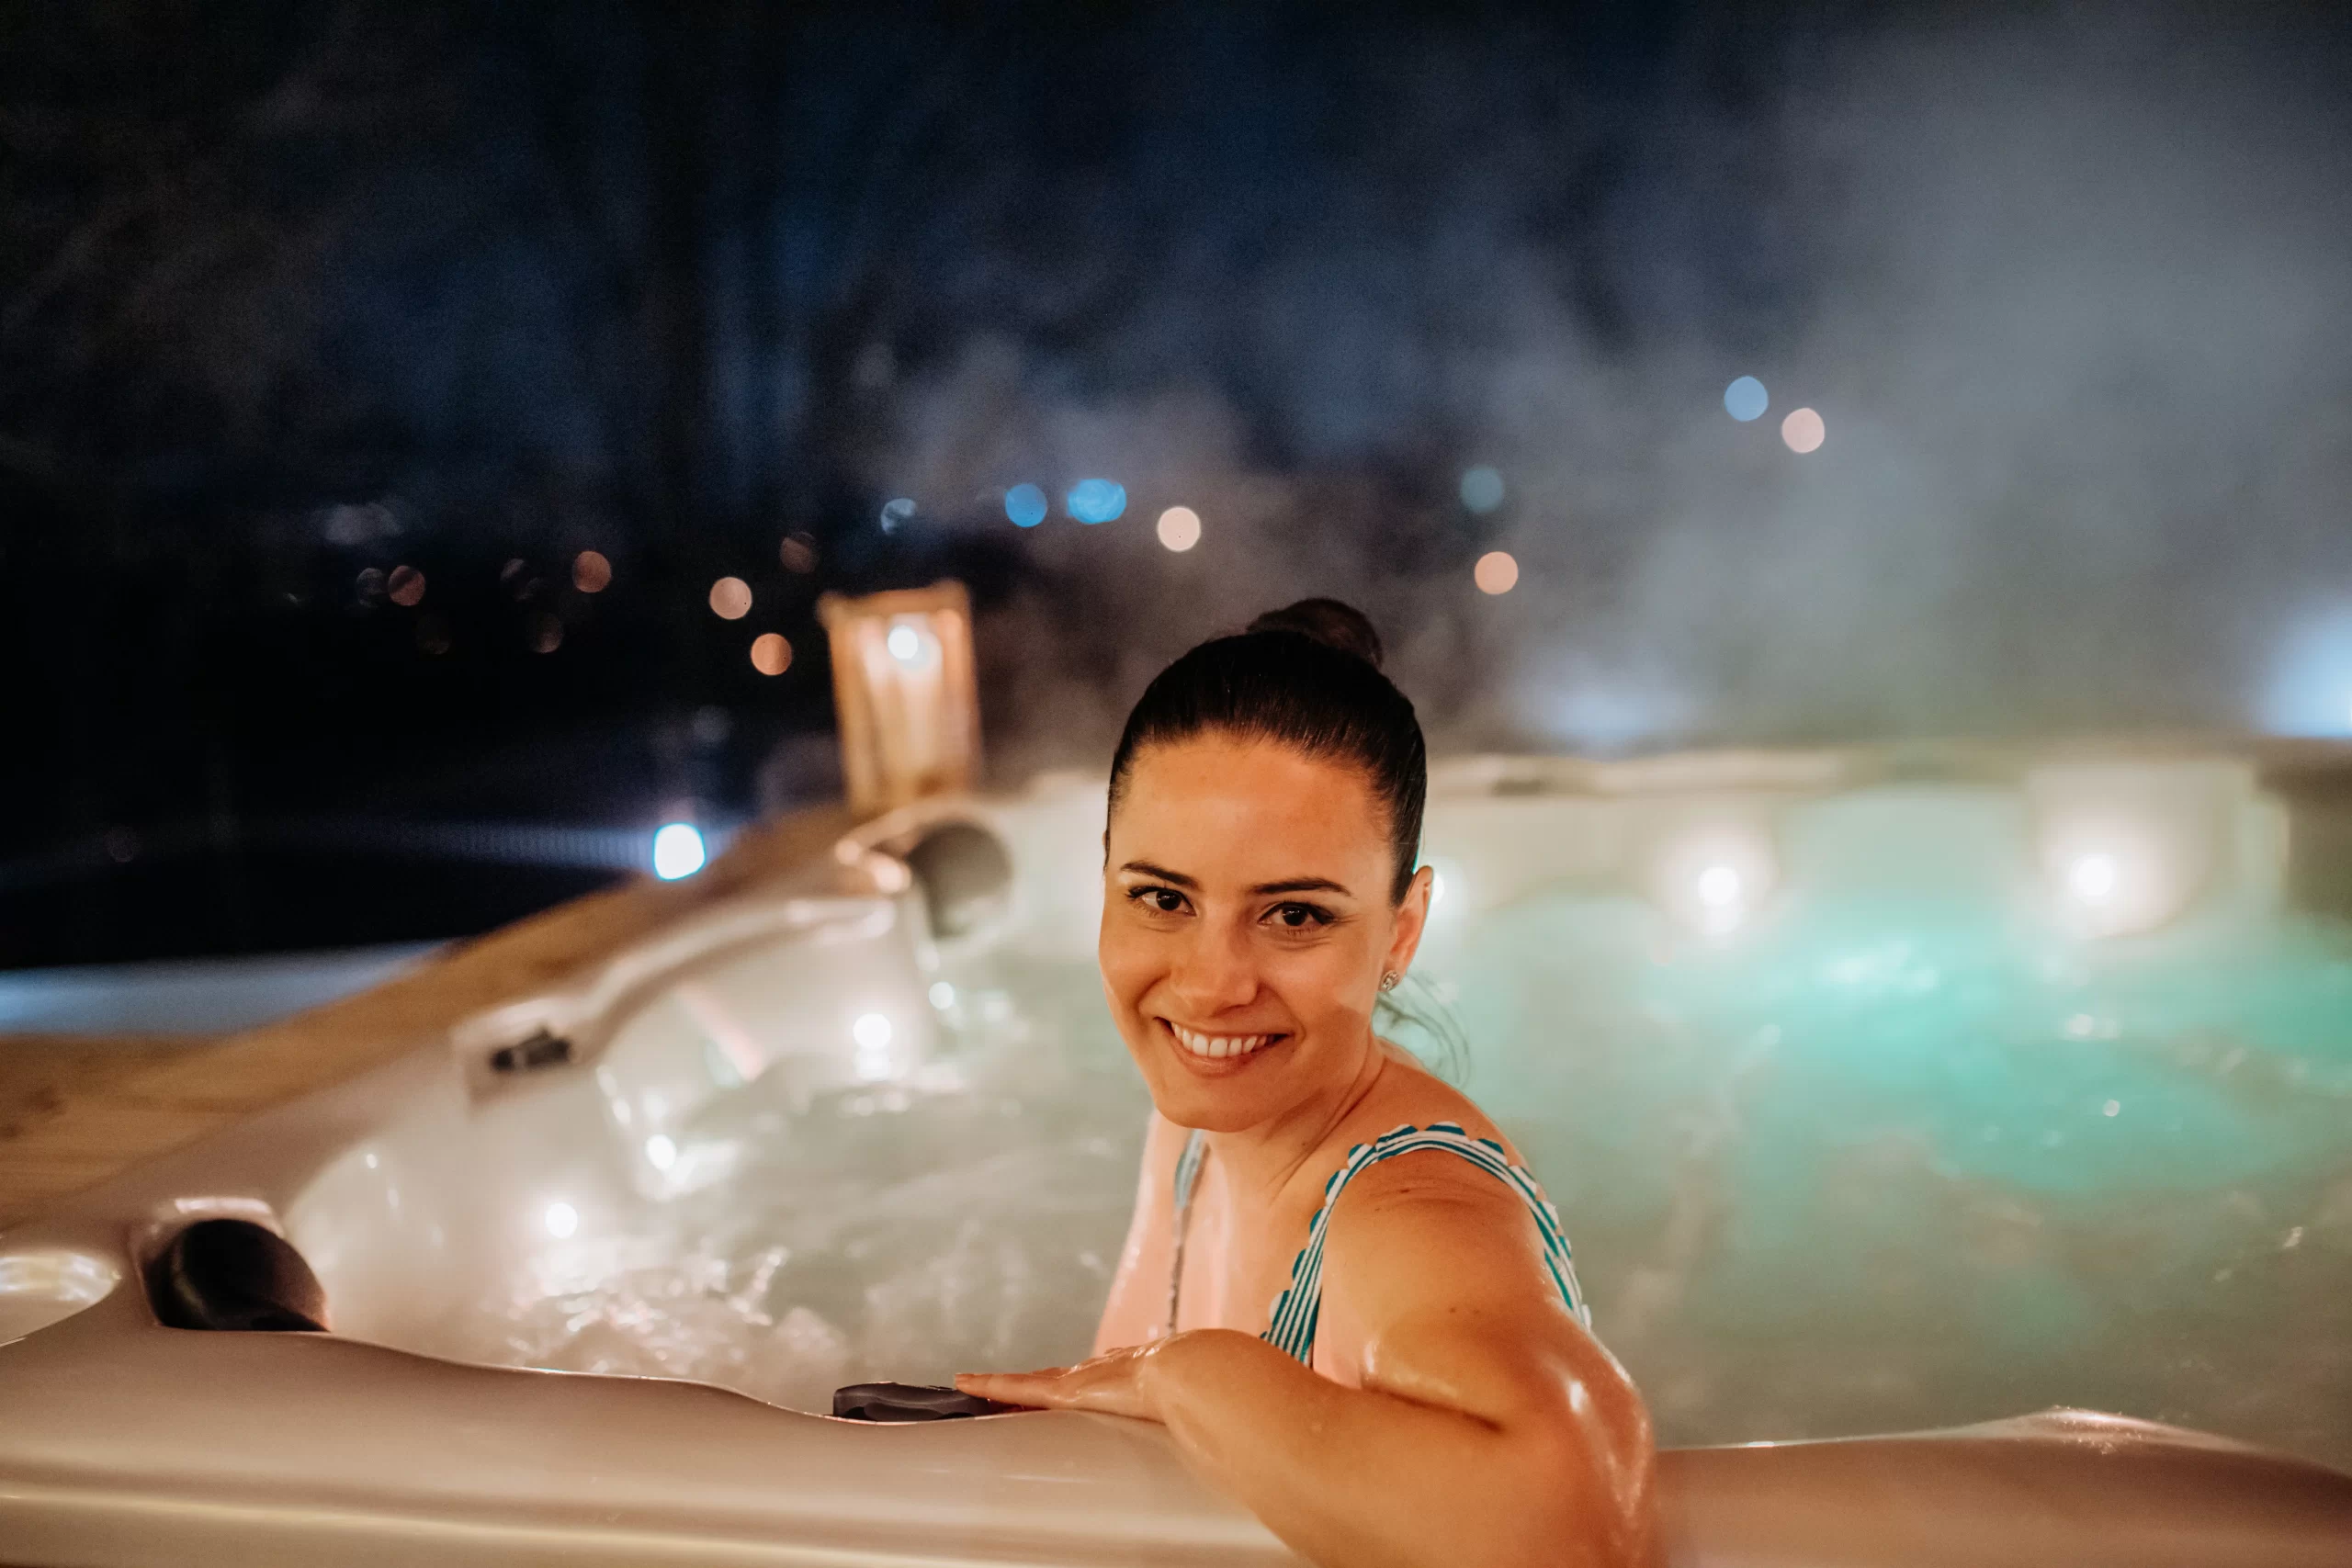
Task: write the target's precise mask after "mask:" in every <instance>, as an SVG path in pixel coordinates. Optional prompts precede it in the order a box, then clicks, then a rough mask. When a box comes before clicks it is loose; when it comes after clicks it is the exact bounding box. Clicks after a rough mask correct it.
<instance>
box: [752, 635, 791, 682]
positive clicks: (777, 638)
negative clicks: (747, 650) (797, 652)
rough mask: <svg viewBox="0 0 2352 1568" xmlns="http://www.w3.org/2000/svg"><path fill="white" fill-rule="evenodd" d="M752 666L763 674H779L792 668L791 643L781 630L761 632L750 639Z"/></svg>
mask: <svg viewBox="0 0 2352 1568" xmlns="http://www.w3.org/2000/svg"><path fill="white" fill-rule="evenodd" d="M791 668H792V645H791V644H790V643H788V642H786V641H785V639H784V634H782V633H781V632H762V633H761V634H760V635H759V636H757V637H753V638H752V669H754V670H756V671H759V672H760V673H761V674H763V675H781V674H783V673H784V672H785V671H787V670H789V669H791Z"/></svg>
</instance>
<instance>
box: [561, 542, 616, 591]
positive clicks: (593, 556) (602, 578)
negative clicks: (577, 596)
mask: <svg viewBox="0 0 2352 1568" xmlns="http://www.w3.org/2000/svg"><path fill="white" fill-rule="evenodd" d="M612 582H613V563H612V562H611V561H608V560H606V559H605V555H604V552H603V551H602V550H582V551H581V552H580V553H579V554H578V555H576V556H574V557H572V558H571V586H573V587H574V588H577V589H578V590H580V592H582V593H602V592H604V591H605V589H607V588H609V587H611V586H612Z"/></svg>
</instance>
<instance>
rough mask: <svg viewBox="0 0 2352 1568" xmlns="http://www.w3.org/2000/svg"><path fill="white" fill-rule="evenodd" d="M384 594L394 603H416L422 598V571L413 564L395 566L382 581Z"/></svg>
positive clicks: (421, 601) (420, 601)
mask: <svg viewBox="0 0 2352 1568" xmlns="http://www.w3.org/2000/svg"><path fill="white" fill-rule="evenodd" d="M384 595H385V597H386V598H388V599H390V600H391V602H392V603H393V604H421V603H423V601H424V573H423V572H421V571H419V570H416V568H414V567H413V566H396V567H394V568H392V575H391V576H390V577H389V578H387V579H385V581H384Z"/></svg>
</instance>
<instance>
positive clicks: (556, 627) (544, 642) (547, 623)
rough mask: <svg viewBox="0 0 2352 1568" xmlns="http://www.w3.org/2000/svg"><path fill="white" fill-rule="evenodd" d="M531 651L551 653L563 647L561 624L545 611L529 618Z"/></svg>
mask: <svg viewBox="0 0 2352 1568" xmlns="http://www.w3.org/2000/svg"><path fill="white" fill-rule="evenodd" d="M530 642H531V651H532V652H533V653H553V652H554V651H555V650H556V649H559V648H561V647H562V646H563V623H562V622H561V621H560V620H557V619H556V618H555V617H554V616H553V615H549V614H548V613H547V612H546V611H545V610H542V611H540V612H539V613H538V614H537V615H533V616H532V617H531V633H530Z"/></svg>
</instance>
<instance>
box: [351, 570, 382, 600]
mask: <svg viewBox="0 0 2352 1568" xmlns="http://www.w3.org/2000/svg"><path fill="white" fill-rule="evenodd" d="M353 586H354V587H355V588H356V589H357V591H358V593H359V602H360V603H361V604H372V603H374V602H375V601H376V600H378V599H380V598H382V597H383V596H384V569H383V568H381V567H378V566H370V567H363V568H361V569H360V572H359V578H358V581H356V582H355V583H354V584H353Z"/></svg>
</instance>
